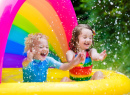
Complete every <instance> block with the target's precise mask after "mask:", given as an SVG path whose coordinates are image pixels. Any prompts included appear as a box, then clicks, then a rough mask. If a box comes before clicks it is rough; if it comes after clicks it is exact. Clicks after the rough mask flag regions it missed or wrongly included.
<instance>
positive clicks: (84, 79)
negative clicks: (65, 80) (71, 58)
mask: <svg viewBox="0 0 130 95" xmlns="http://www.w3.org/2000/svg"><path fill="white" fill-rule="evenodd" d="M91 77H92V76H90V77H83V78H76V77H72V76H70V79H71V80H75V81H88V80H90V79H91Z"/></svg>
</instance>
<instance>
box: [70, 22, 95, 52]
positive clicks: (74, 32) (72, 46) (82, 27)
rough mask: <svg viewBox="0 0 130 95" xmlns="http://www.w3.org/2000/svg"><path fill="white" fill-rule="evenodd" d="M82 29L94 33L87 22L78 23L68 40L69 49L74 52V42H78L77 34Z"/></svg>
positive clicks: (75, 50)
mask: <svg viewBox="0 0 130 95" xmlns="http://www.w3.org/2000/svg"><path fill="white" fill-rule="evenodd" d="M82 29H89V30H91V31H92V33H93V34H94V31H93V29H92V28H91V27H90V26H89V25H87V24H79V25H77V26H76V27H75V28H74V29H73V31H72V38H71V40H70V42H69V47H70V49H71V50H73V52H75V53H76V52H77V48H76V46H77V44H76V42H78V40H79V39H78V36H79V35H80V33H81V31H82ZM92 42H93V45H94V41H92Z"/></svg>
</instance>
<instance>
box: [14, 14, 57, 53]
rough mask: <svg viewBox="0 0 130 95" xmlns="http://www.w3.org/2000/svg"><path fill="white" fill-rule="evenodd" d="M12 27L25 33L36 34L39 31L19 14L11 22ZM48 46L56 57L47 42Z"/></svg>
mask: <svg viewBox="0 0 130 95" xmlns="http://www.w3.org/2000/svg"><path fill="white" fill-rule="evenodd" d="M13 25H15V26H17V27H19V28H21V29H22V30H24V31H26V32H27V33H29V34H30V33H37V32H39V33H40V31H39V30H38V29H37V28H36V27H35V26H34V25H33V24H32V23H31V22H30V21H28V20H27V19H26V18H25V17H23V16H22V15H20V14H17V15H16V16H15V19H14V21H13ZM48 44H49V50H50V51H52V52H53V53H54V54H55V55H57V53H56V52H55V50H54V48H53V47H52V45H51V44H50V42H48Z"/></svg>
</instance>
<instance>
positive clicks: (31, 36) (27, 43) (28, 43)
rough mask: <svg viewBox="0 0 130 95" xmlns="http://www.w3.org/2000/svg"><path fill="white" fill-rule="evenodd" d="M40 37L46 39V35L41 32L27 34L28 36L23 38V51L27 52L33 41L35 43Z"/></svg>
mask: <svg viewBox="0 0 130 95" xmlns="http://www.w3.org/2000/svg"><path fill="white" fill-rule="evenodd" d="M41 38H43V39H45V40H47V39H48V37H47V36H45V35H43V34H42V33H35V34H33V33H32V34H29V35H28V37H26V38H25V48H24V52H27V51H28V50H30V49H31V48H32V47H34V46H35V43H37V42H38V41H39V40H40V39H41Z"/></svg>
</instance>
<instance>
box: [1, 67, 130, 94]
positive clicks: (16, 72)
mask: <svg viewBox="0 0 130 95" xmlns="http://www.w3.org/2000/svg"><path fill="white" fill-rule="evenodd" d="M95 71H99V70H96V69H94V70H93V73H94V72H95ZM100 71H102V72H103V74H104V75H105V77H104V79H102V80H89V81H80V82H59V81H60V80H61V79H62V78H63V77H65V76H67V77H69V71H62V70H58V69H52V68H50V69H49V70H48V77H47V81H48V82H44V83H22V69H21V68H4V69H3V75H6V76H3V77H2V83H1V84H0V95H16V94H17V95H50V94H53V95H79V94H80V95H81V94H83V95H129V94H130V93H129V92H130V79H129V78H128V77H126V76H125V75H123V74H119V73H116V72H115V71H110V70H100Z"/></svg>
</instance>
